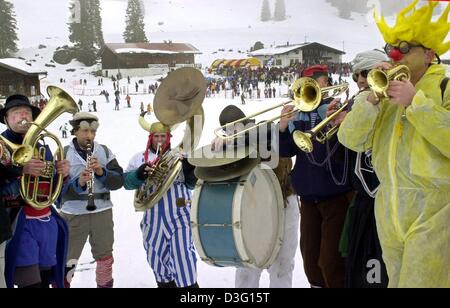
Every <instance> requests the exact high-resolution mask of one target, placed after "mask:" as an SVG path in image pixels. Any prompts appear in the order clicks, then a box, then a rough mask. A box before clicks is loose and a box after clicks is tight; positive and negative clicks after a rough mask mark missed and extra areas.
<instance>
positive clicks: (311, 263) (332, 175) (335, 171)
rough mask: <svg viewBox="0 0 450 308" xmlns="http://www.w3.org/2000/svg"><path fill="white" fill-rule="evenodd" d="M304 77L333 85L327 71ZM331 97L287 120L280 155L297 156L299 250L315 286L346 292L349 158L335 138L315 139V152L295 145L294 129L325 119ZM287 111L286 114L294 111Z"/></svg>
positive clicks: (317, 68)
mask: <svg viewBox="0 0 450 308" xmlns="http://www.w3.org/2000/svg"><path fill="white" fill-rule="evenodd" d="M302 75H303V77H310V78H313V79H314V80H316V81H317V83H318V84H319V86H320V87H321V88H323V87H326V86H328V85H329V84H328V68H327V67H326V66H322V65H313V66H310V67H308V68H306V69H305V70H304V71H303V73H302ZM332 100H333V99H332V98H324V99H323V100H322V102H320V105H319V107H318V108H317V109H316V110H314V111H311V112H299V113H297V114H294V115H292V116H283V117H282V118H281V120H280V123H279V128H280V134H279V136H280V155H281V156H283V157H293V156H295V157H296V162H295V166H294V169H293V171H292V173H291V177H292V185H293V186H294V190H295V192H296V193H297V194H298V195H299V196H300V202H301V207H300V216H301V217H302V219H301V220H300V250H301V252H302V256H303V265H304V269H305V273H306V276H307V277H308V281H309V283H310V284H311V287H344V274H345V264H344V259H343V258H342V257H341V255H340V254H339V251H338V246H339V240H340V235H341V231H342V228H343V224H344V219H345V216H346V212H347V208H348V206H349V204H350V201H351V199H352V197H353V192H352V188H351V186H350V184H349V182H348V179H347V178H348V173H347V168H348V155H347V152H346V150H345V148H344V147H342V145H340V144H339V142H338V141H337V138H336V137H333V138H332V139H331V140H329V141H327V142H326V143H325V144H321V143H319V142H316V141H315V140H313V146H314V151H313V152H312V153H305V152H303V151H301V150H300V149H299V148H298V147H297V146H296V144H295V143H294V141H293V137H292V132H293V131H294V130H297V129H298V130H301V131H308V130H311V129H312V128H314V127H315V126H316V125H317V124H319V123H320V122H321V121H322V120H323V119H324V118H325V117H326V110H327V105H328V104H329V103H330V102H331V101H332ZM292 109H293V106H286V107H284V108H283V110H282V114H284V113H286V112H290V111H291V110H292Z"/></svg>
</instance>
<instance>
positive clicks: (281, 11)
mask: <svg viewBox="0 0 450 308" xmlns="http://www.w3.org/2000/svg"><path fill="white" fill-rule="evenodd" d="M273 19H275V20H277V21H282V20H286V6H285V5H284V0H277V2H275V12H274V13H273Z"/></svg>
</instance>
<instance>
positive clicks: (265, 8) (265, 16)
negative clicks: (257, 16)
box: [261, 0, 271, 21]
mask: <svg viewBox="0 0 450 308" xmlns="http://www.w3.org/2000/svg"><path fill="white" fill-rule="evenodd" d="M270 18H271V13H270V6H269V0H263V3H262V9H261V21H269V20H270Z"/></svg>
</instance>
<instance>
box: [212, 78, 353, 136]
mask: <svg viewBox="0 0 450 308" xmlns="http://www.w3.org/2000/svg"><path fill="white" fill-rule="evenodd" d="M348 87H349V85H348V83H341V84H338V85H335V86H329V87H325V88H320V86H319V84H318V83H317V81H315V80H314V79H312V78H309V77H302V78H299V79H297V80H296V81H295V82H294V84H293V85H292V87H291V90H292V92H293V99H292V100H290V101H287V102H283V103H280V104H278V105H275V106H272V107H269V108H267V109H264V110H262V111H259V112H256V113H254V114H252V115H249V116H247V117H244V118H242V119H239V120H236V121H234V122H231V123H228V124H225V125H222V126H220V127H218V128H216V129H215V130H214V134H215V135H216V136H217V137H219V138H221V139H222V140H225V141H228V140H232V139H236V138H237V137H238V136H240V135H242V134H245V133H247V132H248V131H250V130H252V129H255V128H259V127H260V126H263V125H267V124H269V123H271V122H273V121H274V120H277V119H280V118H281V117H285V116H290V115H292V114H294V113H297V112H310V111H313V110H314V109H316V108H317V107H318V106H319V104H320V102H321V101H322V97H326V96H328V95H330V92H331V95H330V96H338V95H341V94H342V93H344V92H345V91H347V89H348ZM290 103H294V106H295V108H294V110H292V111H290V112H288V113H285V114H282V115H278V116H276V117H273V118H271V119H268V120H264V121H262V122H259V123H258V124H256V125H253V126H251V127H249V128H246V129H244V130H241V131H239V132H237V133H234V134H231V135H227V134H225V133H224V131H226V128H227V127H231V126H233V125H235V124H238V123H242V124H244V122H245V121H248V120H249V119H251V118H255V117H257V116H259V115H261V114H263V113H266V112H269V111H271V110H274V109H276V108H279V107H284V106H286V105H288V104H290Z"/></svg>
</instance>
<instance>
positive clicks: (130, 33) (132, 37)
mask: <svg viewBox="0 0 450 308" xmlns="http://www.w3.org/2000/svg"><path fill="white" fill-rule="evenodd" d="M141 6H143V4H142V2H141V1H140V0H128V7H127V14H126V27H125V31H124V32H123V39H124V40H125V43H143V42H148V39H147V36H146V35H145V30H144V28H145V24H144V14H143V12H142V7H141Z"/></svg>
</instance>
